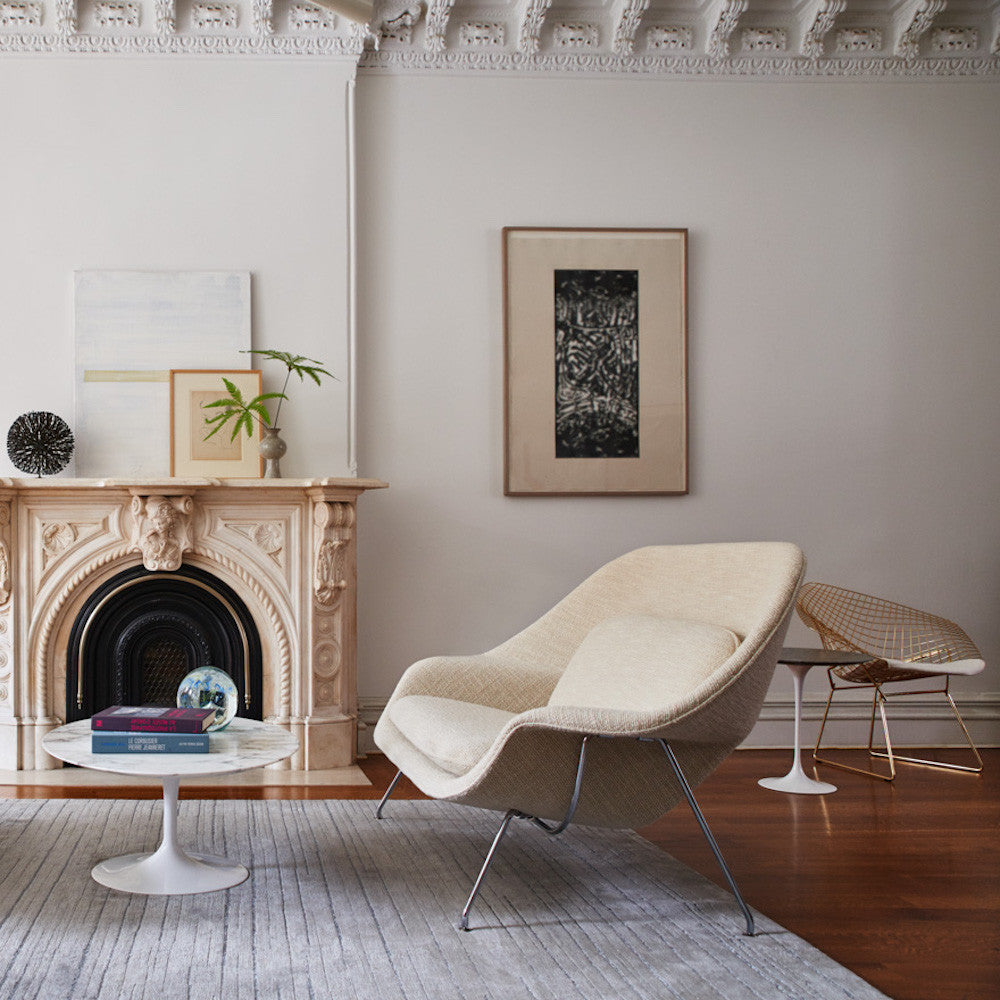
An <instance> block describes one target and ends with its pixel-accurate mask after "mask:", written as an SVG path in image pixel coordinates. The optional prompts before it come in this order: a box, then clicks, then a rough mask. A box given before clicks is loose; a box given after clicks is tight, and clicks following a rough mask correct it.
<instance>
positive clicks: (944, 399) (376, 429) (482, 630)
mask: <svg viewBox="0 0 1000 1000" xmlns="http://www.w3.org/2000/svg"><path fill="white" fill-rule="evenodd" d="M352 73H353V68H352V67H350V66H349V65H346V64H345V63H344V62H343V61H338V60H324V59H316V60H312V59H282V58H269V59H254V58H239V57H235V58H234V57H215V58H213V57H208V58H187V57H170V58H157V57H144V58H131V57H122V56H111V57H101V56H83V57H60V56H54V55H46V56H40V57H37V58H36V57H30V56H7V57H5V58H3V59H0V92H2V93H3V94H4V95H5V102H4V115H3V123H2V131H0V153H2V155H0V190H3V191H4V193H5V202H4V214H3V219H2V223H0V225H2V233H3V237H4V238H3V239H0V304H2V312H0V317H2V319H0V336H2V344H3V350H4V365H3V369H2V372H3V374H2V382H0V384H2V387H3V393H2V394H0V432H3V431H4V430H5V428H6V427H8V426H9V425H10V422H11V421H12V420H13V419H14V418H15V417H16V416H17V415H18V414H19V413H23V412H25V411H26V410H29V409H52V410H55V411H56V412H57V413H61V414H63V415H64V416H67V417H69V416H70V415H71V414H72V411H73V388H72V344H73V340H72V303H71V295H70V292H71V274H72V271H73V270H74V269H75V268H164V269H175V268H176V269H188V268H191V269H198V268H205V269H218V268H234V269H235V268H245V269H247V270H250V271H251V272H252V273H253V275H254V301H253V305H254V343H255V345H256V346H272V347H279V348H287V349H292V350H297V351H300V352H301V353H305V354H310V355H312V356H314V357H318V358H320V359H321V360H323V361H325V362H327V365H328V367H330V368H331V370H333V371H335V372H337V373H338V374H342V375H346V373H347V370H348V364H349V359H348V356H347V336H346V322H347V315H346V313H347V302H346V296H347V283H346V273H347V272H346V269H347V248H348V234H347V232H346V217H347V213H346V175H345V165H346V155H345V153H346V150H345V136H346V129H345V120H344V88H345V83H346V80H347V79H348V78H349V77H350V76H351V75H352ZM358 131H359V147H360V148H359V166H360V170H359V185H360V186H359V202H360V204H359V210H360V211H359V234H358V235H359V240H360V247H359V250H360V255H359V263H360V287H359V296H360V299H359V320H360V352H359V358H358V363H359V368H360V379H359V391H360V397H359V398H360V406H361V412H360V421H359V433H360V442H359V444H360V468H359V472H360V474H361V475H370V476H377V477H381V478H385V479H388V480H389V481H390V483H391V487H390V489H389V490H388V491H387V492H380V493H375V494H371V495H368V496H365V497H363V498H362V500H361V517H360V522H359V527H360V548H361V553H360V554H361V595H360V596H361V607H360V615H361V621H360V630H361V635H360V650H359V675H360V681H359V683H360V690H361V694H362V696H364V697H365V698H366V699H367V702H368V704H369V706H373V707H377V705H378V704H379V703H381V702H384V700H385V699H386V698H387V697H388V694H389V693H390V691H391V690H392V687H393V685H394V683H395V681H396V679H397V678H398V676H399V674H400V673H401V672H402V670H403V669H404V668H405V667H406V666H407V665H408V664H409V663H410V662H412V661H413V660H415V659H417V658H418V657H421V656H423V655H426V654H429V653H433V652H449V651H471V650H481V649H484V648H487V647H489V646H490V645H493V644H494V643H496V642H498V641H500V640H502V639H503V638H505V637H507V636H508V635H509V634H511V633H512V632H513V631H514V630H516V629H518V628H519V627H521V626H523V625H524V624H526V623H527V622H529V621H531V620H532V619H534V618H535V617H536V616H537V615H538V614H539V613H540V612H542V611H543V610H545V609H546V608H547V607H549V606H550V605H551V604H552V603H553V602H554V601H556V600H557V599H558V598H559V597H561V596H562V595H563V594H564V593H565V592H566V591H567V590H568V589H569V588H570V587H572V586H573V585H574V584H575V583H576V582H578V581H579V580H580V579H581V578H582V577H583V576H584V575H586V574H587V573H588V572H590V571H591V570H592V569H594V568H595V567H597V566H598V565H600V564H601V563H603V562H604V561H606V560H607V559H609V558H612V557H613V556H615V555H618V554H619V553H621V552H622V551H625V550H627V549H629V548H633V547H635V546H639V545H645V544H649V543H654V542H687V541H699V540H715V539H737V538H787V539H791V540H793V541H796V542H798V543H799V544H800V545H802V546H803V548H804V549H805V550H806V553H807V555H808V557H809V560H810V574H809V575H810V577H811V578H813V579H824V580H830V581H832V582H838V583H842V584H845V585H847V586H853V587H856V588H858V589H862V590H869V591H874V592H877V593H883V594H885V595H886V596H889V597H895V598H898V599H900V600H903V601H906V602H908V603H911V604H915V605H917V606H924V607H929V608H933V609H937V610H939V611H941V612H942V613H944V614H946V615H950V616H952V617H954V618H956V619H958V620H959V621H960V622H962V623H963V624H964V625H965V626H966V627H967V628H968V630H969V631H970V633H971V634H972V635H973V637H974V638H975V639H976V640H977V641H978V642H979V643H980V645H981V646H982V647H983V650H984V652H985V653H986V656H987V659H988V660H989V661H990V664H991V672H990V673H988V674H986V675H984V676H983V677H981V678H979V679H978V680H974V681H970V682H965V683H963V684H962V685H961V692H962V695H963V699H964V702H965V704H966V705H967V706H969V707H970V709H971V710H972V712H973V714H975V713H977V712H978V713H979V715H980V717H981V718H980V722H979V730H978V733H979V735H980V736H984V737H988V738H991V739H993V740H994V741H997V740H1000V682H998V681H997V679H996V678H997V676H998V673H997V671H998V668H1000V621H998V615H997V613H996V612H997V604H998V602H997V597H998V593H1000V559H998V554H1000V545H998V542H1000V537H998V535H1000V528H998V519H997V517H996V515H995V510H996V507H997V501H996V497H997V496H998V495H1000V471H998V469H1000V467H998V463H997V461H996V459H995V447H996V441H997V440H998V433H997V432H998V430H1000V426H998V425H1000V404H998V401H997V392H996V389H997V385H998V382H1000V379H998V375H1000V351H998V350H997V349H996V346H995V342H996V334H997V316H1000V281H998V280H997V278H998V266H997V265H998V261H1000V202H998V200H997V197H996V164H997V163H1000V84H998V82H997V81H988V80H968V81H962V80H944V81H930V80H922V81H897V82H890V81H874V82H865V83H862V82H853V81H850V80H843V79H839V80H789V81H782V82H775V83H768V82H764V81H761V80H753V81H747V82H742V83H740V82H724V81H714V80H711V81H710V80H700V81H676V80H675V81H658V82H657V81H643V80H606V79H584V78H575V79H573V78H565V79H541V78H539V79H527V78H516V77H512V76H510V77H498V76H494V77H488V76H444V75H427V76H417V75H412V76H407V75H379V74H377V73H362V74H361V76H360V78H359V81H358ZM505 225H552V226H571V225H581V226H588V225H595V226H600V225H609V226H684V227H687V228H688V229H689V230H690V381H691V393H690V418H691V419H690V424H691V441H690V456H691V493H690V495H688V496H686V497H648V498H630V499H624V498H623V499H612V498H609V499H594V498H589V499H583V498H581V499H553V498H530V499H524V498H504V497H503V496H502V437H501V435H502V398H501V386H502V378H503V364H502V320H501V303H502V296H501V277H500V230H501V228H502V227H503V226H505ZM274 376H275V373H272V375H271V378H270V379H269V380H268V381H269V387H271V388H274V387H275V386H274V382H275V377H274ZM347 403H348V401H347V382H346V380H345V381H344V382H341V383H336V384H333V385H328V386H326V387H325V388H324V389H322V390H317V389H316V388H315V387H313V386H311V385H304V386H299V385H295V386H294V388H293V389H292V397H291V403H290V405H288V406H287V407H286V408H285V409H284V410H283V413H282V418H283V420H282V422H283V423H284V424H285V428H286V432H287V436H288V438H289V441H290V450H289V453H288V455H287V456H286V458H285V459H283V461H282V466H283V470H284V472H285V474H286V475H317V474H332V475H336V474H345V473H346V472H347V468H348V456H347V434H348V425H347V411H348V405H347ZM286 417H287V419H286ZM11 474H14V470H13V468H12V467H11V466H10V465H9V463H8V462H7V461H6V455H5V453H4V452H3V449H0V475H11ZM798 628H799V627H798V626H796V629H798ZM792 638H793V639H794V640H796V641H802V642H808V641H810V637H809V634H808V633H806V632H804V630H803V631H793V633H792ZM822 685H823V680H822V677H819V676H813V677H811V678H810V685H809V692H810V693H811V694H812V695H813V696H815V695H816V694H818V693H819V692H820V691H821V690H822ZM772 691H773V702H774V703H775V704H780V705H782V706H784V707H783V708H782V711H786V709H787V702H788V699H789V691H788V682H787V678H786V677H784V676H782V675H780V674H779V676H778V677H777V678H776V681H775V685H774V687H773V689H772ZM761 734H762V735H761V737H760V738H761V739H770V738H772V736H773V738H776V739H787V738H788V733H787V726H779V727H777V728H776V729H774V730H773V733H772V732H771V731H768V732H764V729H762V730H761Z"/></svg>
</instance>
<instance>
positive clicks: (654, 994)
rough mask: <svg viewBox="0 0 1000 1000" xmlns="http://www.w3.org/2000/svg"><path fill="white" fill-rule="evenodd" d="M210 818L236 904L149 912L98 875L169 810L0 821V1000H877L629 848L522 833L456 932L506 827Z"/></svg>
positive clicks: (211, 813) (185, 839) (162, 903)
mask: <svg viewBox="0 0 1000 1000" xmlns="http://www.w3.org/2000/svg"><path fill="white" fill-rule="evenodd" d="M374 805H375V804H374V803H373V802H367V801H353V802H352V801H316V802H308V801H295V802H281V801H270V802H269V801H223V800H210V801H196V800H184V801H182V802H181V804H180V824H179V835H180V839H181V842H182V843H183V844H184V845H185V847H186V848H187V849H189V850H192V851H199V852H202V853H215V854H223V855H225V856H227V857H228V858H229V859H230V860H233V861H241V862H243V863H244V864H246V865H247V866H248V867H249V868H250V878H249V879H248V880H247V881H246V882H244V883H243V884H242V885H240V886H237V887H236V888H234V889H229V890H226V891H222V892H212V893H203V894H199V895H192V896H172V897H164V896H134V895H129V894H126V893H120V892H116V891H113V890H110V889H105V888H103V887H102V886H100V885H98V884H97V883H95V882H94V881H93V880H92V879H91V877H90V869H91V867H92V866H93V865H94V864H96V863H97V862H98V861H102V860H104V859H106V858H108V857H112V856H116V855H119V854H128V853H132V852H135V851H142V850H152V849H154V848H155V847H156V845H157V842H158V840H159V831H160V814H161V813H160V811H161V806H160V803H158V802H156V801H149V800H132V801H129V800H101V801H91V800H79V799H76V800H74V799H70V800H4V801H2V802H0V920H2V923H0V963H2V971H0V997H2V998H4V1000H7V998H11V1000H13V998H17V1000H29V998H34V997H38V998H44V1000H87V998H96V997H102V998H103V997H107V998H109V1000H112V998H114V1000H119V998H121V1000H125V998H128V1000H164V998H166V1000H172V998H175V997H176V998H187V1000H201V998H206V1000H251V998H267V1000H272V998H294V1000H299V998H303V1000H304V998H316V1000H328V998H340V997H344V998H351V1000H355V998H357V1000H403V998H405V1000H452V998H461V1000H489V998H494V997H497V998H499V997H504V998H521V997H524V998H532V1000H548V998H553V1000H554V998H557V997H558V998H560V1000H561V998H587V1000H598V998H600V1000H605V998H607V1000H626V998H656V1000H662V998H670V997H675V998H680V1000H701V998H712V1000H722V998H724V1000H743V998H768V1000H770V998H793V1000H832V998H855V1000H871V998H876V997H882V996H883V994H881V993H879V992H878V991H877V990H875V989H873V988H872V987H871V986H869V985H867V984H866V983H865V982H864V981H862V980H861V979H859V978H858V977H856V976H855V975H853V974H852V973H850V972H848V971H847V970H846V969H844V968H842V967H841V966H839V965H837V964H836V963H835V962H834V961H832V960H831V959H829V958H827V957H826V956H825V955H823V954H822V953H820V952H819V951H817V950H816V949H815V948H813V947H811V946H810V945H808V944H807V943H806V942H804V941H802V940H801V939H800V938H798V937H796V936H795V935H793V934H791V933H789V932H788V931H785V930H783V929H782V928H780V927H778V926H777V925H776V924H774V923H772V922H771V921H769V920H767V919H766V918H764V917H760V918H759V921H758V929H759V930H760V931H761V932H762V933H760V934H759V935H758V936H757V937H754V938H747V937H745V936H743V935H742V933H741V931H742V928H743V921H742V917H741V916H740V914H739V912H738V910H737V909H736V906H735V904H734V902H733V900H732V897H730V896H728V895H727V894H726V893H724V892H722V890H720V889H718V888H716V887H715V886H714V885H713V884H711V883H710V882H708V881H707V880H706V879H704V878H702V877H701V876H700V875H698V874H696V873H695V872H693V871H691V870H690V869H689V868H686V867H685V866H683V865H681V864H680V863H678V862H677V861H675V860H674V859H673V858H671V857H669V856H668V855H666V854H664V853H662V852H661V851H659V850H657V849H656V848H654V847H653V846H652V845H650V844H648V843H646V842H645V841H643V840H642V839H641V838H640V837H638V836H637V835H635V834H631V833H627V832H620V831H603V830H592V829H585V828H570V830H569V831H567V833H565V834H563V835H562V836H561V837H558V838H549V837H546V836H545V835H544V834H542V833H541V832H540V831H538V830H536V829H534V828H533V827H531V826H530V825H528V824H525V823H521V822H518V823H516V824H515V825H513V826H512V828H511V830H510V831H509V833H508V836H507V839H506V840H505V841H504V843H503V846H502V848H501V852H500V854H499V856H498V859H497V861H496V862H495V863H494V866H493V870H492V872H491V874H490V878H489V880H488V881H487V883H486V886H485V888H484V889H483V892H482V893H481V895H480V898H479V901H478V902H477V905H476V908H475V909H474V910H473V913H472V920H471V926H472V928H473V929H472V930H471V931H470V932H469V933H464V934H463V933H462V932H460V931H458V930H456V920H457V918H458V914H459V912H460V911H461V908H462V906H463V905H464V903H465V899H466V897H467V895H468V892H469V889H470V887H471V884H472V881H473V879H474V878H475V875H476V873H477V871H478V870H479V866H480V864H481V862H482V859H483V857H484V855H485V852H486V851H487V849H488V848H489V844H490V842H491V840H492V837H493V834H494V832H495V830H496V827H497V825H498V823H499V818H500V817H499V816H498V815H497V814H493V813H485V812H481V811H479V810H474V809H467V808H462V807H460V806H453V805H449V804H446V803H440V802H408V801H399V802H390V804H389V806H388V807H387V810H386V817H385V818H384V819H383V820H382V821H381V822H378V821H377V820H375V819H374V818H373V815H372V813H373V809H374Z"/></svg>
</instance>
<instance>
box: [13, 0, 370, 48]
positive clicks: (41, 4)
mask: <svg viewBox="0 0 1000 1000" xmlns="http://www.w3.org/2000/svg"><path fill="white" fill-rule="evenodd" d="M366 38H369V43H371V38H370V33H369V32H368V31H367V30H366V29H365V28H363V27H361V26H360V25H357V24H354V23H352V22H351V21H348V20H346V19H345V18H339V17H337V16H336V15H335V14H332V13H331V12H329V11H328V10H325V9H323V8H322V7H319V6H317V5H316V4H312V3H309V2H307V0H0V54H2V53H4V52H16V53H48V52H52V53H58V54H62V55H67V54H73V55H75V54H103V55H115V54H121V55H173V54H177V55H210V56H212V55H252V56H268V55H275V56H325V57H341V58H346V59H350V60H352V61H357V60H358V58H359V57H360V56H361V54H362V52H363V51H364V46H365V40H366Z"/></svg>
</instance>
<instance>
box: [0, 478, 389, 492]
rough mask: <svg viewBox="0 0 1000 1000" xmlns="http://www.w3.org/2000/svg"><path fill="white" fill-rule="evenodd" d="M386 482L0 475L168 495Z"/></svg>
mask: <svg viewBox="0 0 1000 1000" xmlns="http://www.w3.org/2000/svg"><path fill="white" fill-rule="evenodd" d="M388 485H389V484H388V483H384V482H382V480H381V479H357V478H348V477H344V478H338V477H334V476H329V477H323V478H316V479H198V478H177V477H173V476H164V477H162V478H144V479H73V478H69V477H66V478H63V477H55V478H52V477H46V478H42V477H36V478H31V479H11V478H6V477H0V488H3V489H15V490H88V489H122V490H128V491H129V492H135V491H138V490H142V491H143V492H151V491H155V492H157V493H160V494H163V495H168V494H174V493H177V492H178V491H182V492H187V491H188V490H198V489H218V488H224V489H269V490H271V489H276V490H308V489H316V488H323V489H335V490H351V491H354V492H357V493H361V492H363V491H365V490H380V489H385V488H386V487H387V486H388Z"/></svg>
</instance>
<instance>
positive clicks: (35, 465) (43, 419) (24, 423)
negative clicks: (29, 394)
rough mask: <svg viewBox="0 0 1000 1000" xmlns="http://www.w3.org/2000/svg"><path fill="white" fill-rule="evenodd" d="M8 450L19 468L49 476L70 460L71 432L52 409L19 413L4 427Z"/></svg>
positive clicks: (71, 451) (59, 470) (37, 474)
mask: <svg viewBox="0 0 1000 1000" xmlns="http://www.w3.org/2000/svg"><path fill="white" fill-rule="evenodd" d="M7 454H8V455H9V456H10V460H11V462H12V463H13V465H14V466H15V468H17V469H20V470H21V472H27V473H29V474H34V475H36V476H51V475H54V474H55V473H56V472H61V471H62V470H63V469H65V468H66V466H67V465H68V464H69V460H70V458H71V457H72V455H73V432H72V431H71V430H70V429H69V426H68V425H67V424H66V421H65V420H63V419H62V417H57V416H56V415H55V414H54V413H48V412H46V411H45V410H32V411H31V413H22V414H21V416H19V417H18V418H17V420H15V421H14V423H12V424H11V425H10V430H9V431H7Z"/></svg>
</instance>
